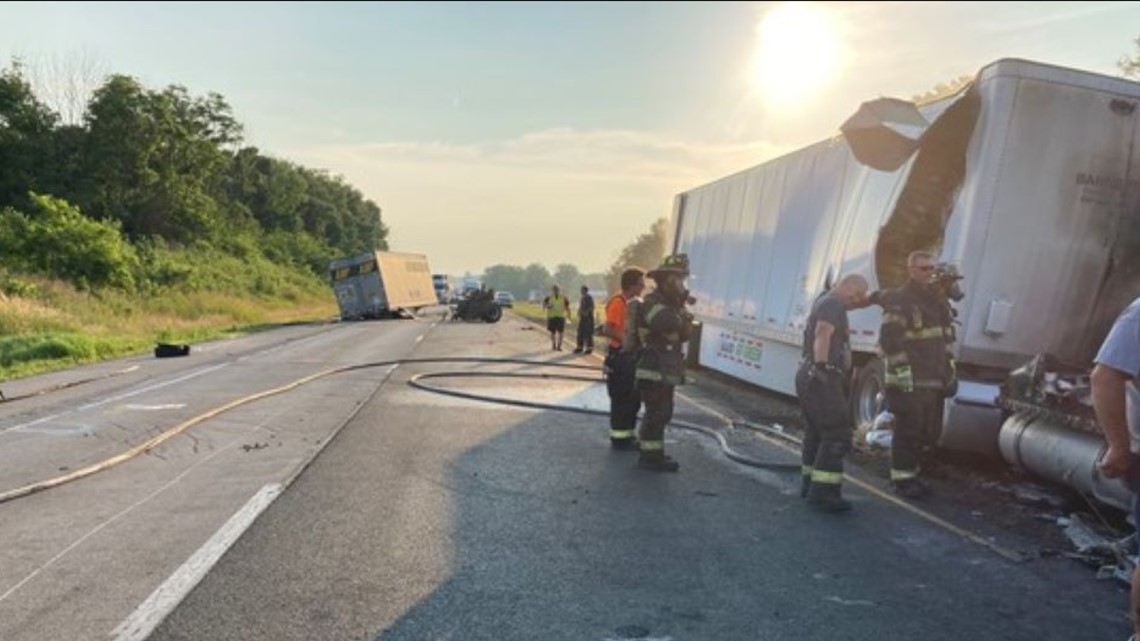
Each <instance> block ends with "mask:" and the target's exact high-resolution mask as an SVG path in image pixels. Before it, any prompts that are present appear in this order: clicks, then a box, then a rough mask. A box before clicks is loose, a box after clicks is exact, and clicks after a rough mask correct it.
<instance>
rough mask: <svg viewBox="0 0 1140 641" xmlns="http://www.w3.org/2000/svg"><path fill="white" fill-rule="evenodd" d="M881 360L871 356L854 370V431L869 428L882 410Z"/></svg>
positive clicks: (852, 418) (852, 391)
mask: <svg viewBox="0 0 1140 641" xmlns="http://www.w3.org/2000/svg"><path fill="white" fill-rule="evenodd" d="M884 371H885V368H884V367H883V360H882V359H881V358H872V359H871V360H869V361H867V362H866V363H864V364H863V366H862V367H860V368H859V369H857V370H856V371H855V375H854V376H853V377H852V380H851V422H852V423H853V424H854V425H855V431H856V432H866V431H867V430H869V429H871V425H872V424H874V422H875V417H876V416H878V415H879V412H881V411H883V390H885V389H886V388H885V387H884V385H883V373H884Z"/></svg>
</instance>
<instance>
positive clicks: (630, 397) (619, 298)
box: [602, 267, 645, 451]
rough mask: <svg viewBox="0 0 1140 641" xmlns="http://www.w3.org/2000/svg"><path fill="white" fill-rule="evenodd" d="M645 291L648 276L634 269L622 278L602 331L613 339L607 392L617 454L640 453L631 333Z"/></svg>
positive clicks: (635, 352) (608, 357)
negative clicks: (636, 434) (621, 451)
mask: <svg viewBox="0 0 1140 641" xmlns="http://www.w3.org/2000/svg"><path fill="white" fill-rule="evenodd" d="M643 289H645V273H644V272H642V271H641V270H640V269H637V268H636V267H630V268H628V269H626V270H625V271H623V272H622V274H621V291H620V292H618V293H617V294H614V295H613V296H612V297H611V298H610V300H609V301H608V302H607V303H606V324H605V326H604V329H603V330H602V331H603V332H604V333H605V335H606V336H607V337H608V338H609V344H608V345H607V347H606V360H605V365H604V367H605V373H606V392H607V393H608V394H609V397H610V445H611V446H612V447H613V448H614V449H615V450H627V451H633V450H635V449H637V439H636V438H635V436H634V430H635V429H636V427H637V411H638V410H639V409H641V396H640V395H638V392H637V385H636V382H635V380H634V367H635V365H636V363H637V355H638V351H639V350H638V347H637V340H636V336H637V334H636V332H631V331H627V328H629V327H632V326H633V319H634V317H635V315H636V313H637V311H636V310H637V307H638V305H639V303H640V299H638V296H640V295H641V291H642V290H643Z"/></svg>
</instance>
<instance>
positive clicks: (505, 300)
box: [495, 292, 515, 307]
mask: <svg viewBox="0 0 1140 641" xmlns="http://www.w3.org/2000/svg"><path fill="white" fill-rule="evenodd" d="M495 302H496V303H498V304H499V306H501V307H514V306H515V297H514V294H511V293H510V292H498V293H496V294H495Z"/></svg>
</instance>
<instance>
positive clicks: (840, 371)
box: [796, 274, 869, 512]
mask: <svg viewBox="0 0 1140 641" xmlns="http://www.w3.org/2000/svg"><path fill="white" fill-rule="evenodd" d="M868 304H869V303H868V302H867V280H866V279H865V278H863V277H862V276H859V275H856V274H852V275H849V276H846V277H844V278H843V279H841V280H840V281H839V283H838V284H837V285H836V286H835V287H832V288H831V290H829V291H828V292H826V293H824V294H823V295H822V296H820V297H819V298H818V299H816V301H815V304H814V305H812V309H811V314H809V315H808V320H807V326H806V327H805V328H804V347H803V362H802V363H801V364H800V368H799V371H797V372H796V397H797V398H798V399H799V401H800V407H801V408H802V409H803V413H804V417H805V418H806V419H807V421H806V422H807V430H806V433H805V435H804V442H803V452H802V463H803V483H802V486H801V488H800V496H802V497H804V498H806V499H807V501H808V504H809V505H811V506H812V507H814V508H816V509H818V510H820V511H823V512H846V511H848V510H850V509H851V503H850V502H849V501H848V500H847V499H845V498H843V496H842V492H841V490H842V484H843V457H844V456H846V455H847V452H848V450H850V449H851V435H852V433H853V432H854V431H855V426H854V423H853V421H852V418H851V412H849V411H848V401H847V391H846V388H847V380H848V379H849V378H850V375H851V343H850V338H849V332H848V323H847V310H849V309H857V308H859V307H866V306H867V305H868Z"/></svg>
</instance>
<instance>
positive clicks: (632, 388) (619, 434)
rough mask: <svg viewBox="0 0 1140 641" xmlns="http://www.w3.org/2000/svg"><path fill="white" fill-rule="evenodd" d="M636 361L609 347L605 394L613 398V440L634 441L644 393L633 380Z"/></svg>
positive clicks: (611, 414) (630, 355) (611, 417)
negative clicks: (642, 393)
mask: <svg viewBox="0 0 1140 641" xmlns="http://www.w3.org/2000/svg"><path fill="white" fill-rule="evenodd" d="M635 366H636V359H635V358H634V355H633V354H623V353H622V352H621V351H620V350H615V349H613V348H610V351H609V352H607V353H606V361H605V368H606V392H608V393H609V396H610V440H611V441H632V440H633V437H634V430H636V429H637V411H638V410H639V409H640V408H641V394H640V393H639V392H638V390H637V385H636V384H635V381H634V370H635Z"/></svg>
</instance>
